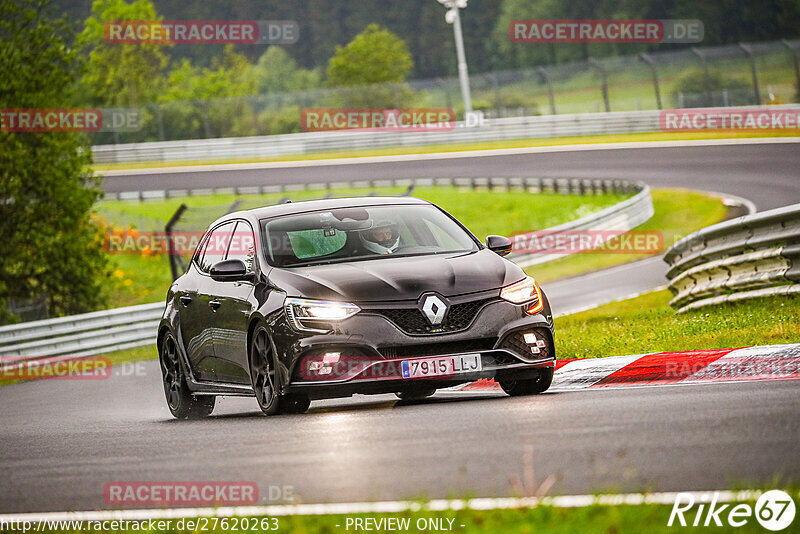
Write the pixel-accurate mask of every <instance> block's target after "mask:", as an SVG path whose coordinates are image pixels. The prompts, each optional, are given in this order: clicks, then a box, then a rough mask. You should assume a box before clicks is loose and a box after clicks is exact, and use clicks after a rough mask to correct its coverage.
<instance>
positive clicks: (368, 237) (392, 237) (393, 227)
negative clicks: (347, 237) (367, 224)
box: [358, 219, 400, 254]
mask: <svg viewBox="0 0 800 534" xmlns="http://www.w3.org/2000/svg"><path fill="white" fill-rule="evenodd" d="M358 236H359V237H360V238H361V243H362V244H363V245H364V248H365V249H367V250H369V251H370V252H374V253H375V254H391V253H392V252H394V251H395V250H397V246H398V245H399V244H400V234H399V233H398V231H397V224H396V223H395V222H394V221H391V220H388V219H382V220H380V221H376V222H375V223H374V224H373V225H372V227H371V228H370V229H369V230H363V231H361V232H359V234H358Z"/></svg>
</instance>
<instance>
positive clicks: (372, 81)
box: [328, 24, 414, 108]
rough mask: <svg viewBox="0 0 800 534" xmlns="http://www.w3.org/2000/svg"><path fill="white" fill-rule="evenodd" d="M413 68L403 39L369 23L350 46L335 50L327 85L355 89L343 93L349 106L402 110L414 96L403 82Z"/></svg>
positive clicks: (345, 103)
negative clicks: (400, 108) (396, 108)
mask: <svg viewBox="0 0 800 534" xmlns="http://www.w3.org/2000/svg"><path fill="white" fill-rule="evenodd" d="M413 66H414V63H413V62H412V61H411V54H410V53H409V51H408V47H407V46H406V44H405V42H404V41H403V40H402V39H400V38H399V37H397V36H396V35H395V34H393V33H392V32H390V31H389V30H386V29H384V28H381V27H380V26H378V25H377V24H370V25H369V26H367V28H366V29H365V30H364V31H363V32H361V33H360V34H358V35H356V37H355V38H354V39H353V40H352V41H351V42H350V43H349V44H348V45H347V46H345V47H337V48H336V54H335V55H334V56H333V57H332V58H331V60H330V63H329V64H328V85H329V86H332V87H344V88H348V87H353V88H354V89H350V90H347V91H343V98H344V105H346V106H348V107H366V108H381V107H402V106H403V105H405V102H407V101H408V100H409V99H410V97H411V91H410V89H409V88H408V86H406V85H405V84H404V83H403V82H404V81H405V79H406V78H407V77H408V74H409V73H410V72H411V69H412V68H413ZM379 84H381V85H379ZM370 85H371V86H370ZM363 86H369V87H363Z"/></svg>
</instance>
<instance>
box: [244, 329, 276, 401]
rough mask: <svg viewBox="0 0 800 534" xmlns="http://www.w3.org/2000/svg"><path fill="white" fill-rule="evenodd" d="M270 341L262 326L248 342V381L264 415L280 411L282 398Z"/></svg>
mask: <svg viewBox="0 0 800 534" xmlns="http://www.w3.org/2000/svg"><path fill="white" fill-rule="evenodd" d="M273 356H274V355H273V351H272V341H271V340H270V337H269V334H268V333H267V329H266V328H265V327H264V325H258V326H257V327H256V329H255V330H254V331H253V338H252V339H251V340H250V380H251V383H252V385H253V392H254V393H255V395H256V401H257V402H258V406H259V408H261V411H262V412H264V413H265V414H266V415H277V414H279V413H280V411H281V403H282V401H283V398H282V397H281V395H280V394H279V393H278V387H277V386H278V382H277V375H276V373H275V370H276V366H275V359H274V357H273Z"/></svg>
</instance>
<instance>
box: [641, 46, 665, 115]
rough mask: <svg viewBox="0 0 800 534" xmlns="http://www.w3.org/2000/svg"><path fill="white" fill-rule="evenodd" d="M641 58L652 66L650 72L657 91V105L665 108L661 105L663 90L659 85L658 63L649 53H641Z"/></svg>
mask: <svg viewBox="0 0 800 534" xmlns="http://www.w3.org/2000/svg"><path fill="white" fill-rule="evenodd" d="M639 59H641V60H642V61H644V62H645V64H646V65H647V66H648V67H650V73H651V74H652V75H653V89H655V91H656V105H657V106H658V109H664V108H663V107H661V90H660V88H659V87H658V72H657V71H656V64H655V62H654V61H653V58H652V57H650V56H649V55H647V54H645V53H644V52H642V53H641V54H639Z"/></svg>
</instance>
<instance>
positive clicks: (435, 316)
mask: <svg viewBox="0 0 800 534" xmlns="http://www.w3.org/2000/svg"><path fill="white" fill-rule="evenodd" d="M420 309H421V310H422V313H423V314H424V315H425V317H426V318H427V319H428V322H429V323H431V326H436V325H440V324H442V322H443V321H444V317H445V315H446V314H447V304H446V303H445V302H444V301H443V300H442V299H441V298H440V297H439V296H438V295H427V296H425V297H424V298H423V299H422V308H420Z"/></svg>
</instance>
